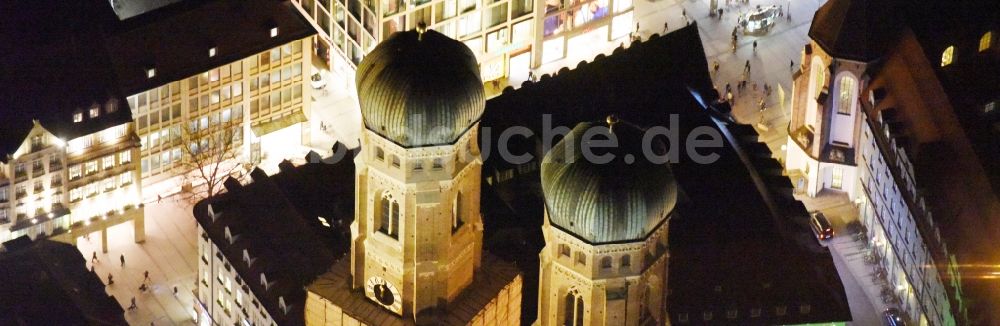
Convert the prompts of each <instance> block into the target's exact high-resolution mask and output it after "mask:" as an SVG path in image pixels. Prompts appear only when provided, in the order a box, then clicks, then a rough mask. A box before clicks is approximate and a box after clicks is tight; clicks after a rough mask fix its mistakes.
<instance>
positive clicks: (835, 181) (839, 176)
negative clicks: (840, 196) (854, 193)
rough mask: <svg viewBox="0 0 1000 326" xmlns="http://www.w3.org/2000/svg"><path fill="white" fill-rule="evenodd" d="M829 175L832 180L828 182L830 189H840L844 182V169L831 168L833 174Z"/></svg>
mask: <svg viewBox="0 0 1000 326" xmlns="http://www.w3.org/2000/svg"><path fill="white" fill-rule="evenodd" d="M831 174H832V176H831V179H832V180H831V181H830V187H832V188H833V189H841V187H843V182H844V169H841V168H833V172H831Z"/></svg>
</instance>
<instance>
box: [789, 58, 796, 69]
mask: <svg viewBox="0 0 1000 326" xmlns="http://www.w3.org/2000/svg"><path fill="white" fill-rule="evenodd" d="M788 70H792V71H795V60H788Z"/></svg>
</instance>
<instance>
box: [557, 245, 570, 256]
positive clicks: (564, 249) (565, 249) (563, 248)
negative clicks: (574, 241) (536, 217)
mask: <svg viewBox="0 0 1000 326" xmlns="http://www.w3.org/2000/svg"><path fill="white" fill-rule="evenodd" d="M559 256H564V257H569V245H566V244H565V243H560V244H559Z"/></svg>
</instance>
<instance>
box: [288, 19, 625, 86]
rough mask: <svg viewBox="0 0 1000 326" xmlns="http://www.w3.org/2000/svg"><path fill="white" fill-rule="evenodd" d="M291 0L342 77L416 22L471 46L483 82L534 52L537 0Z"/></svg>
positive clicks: (507, 72) (527, 61)
mask: <svg viewBox="0 0 1000 326" xmlns="http://www.w3.org/2000/svg"><path fill="white" fill-rule="evenodd" d="M293 2H294V3H295V5H296V7H297V8H299V10H300V11H301V12H302V14H303V15H304V16H306V17H307V19H309V21H310V22H311V23H312V24H313V26H314V27H315V28H316V29H317V30H318V31H319V34H318V37H319V42H317V43H319V44H320V45H319V48H320V52H319V53H321V54H324V55H325V56H324V59H327V60H328V64H329V66H330V70H331V71H333V72H335V73H337V74H338V75H339V76H338V77H340V78H345V79H346V80H352V79H353V78H354V72H355V70H356V69H357V66H358V64H360V62H361V59H362V58H363V57H364V56H365V55H366V54H367V53H368V52H370V51H371V50H372V49H374V47H375V45H376V44H378V43H379V42H381V41H384V40H386V39H388V38H389V37H390V36H391V35H392V34H393V33H395V32H399V31H406V30H411V29H414V28H417V26H419V25H421V24H423V25H424V26H426V27H427V28H429V29H433V30H435V31H438V32H440V33H442V34H444V35H447V36H448V37H451V38H453V39H456V40H459V41H462V42H464V43H465V44H466V45H467V46H468V47H469V48H470V49H472V51H473V53H474V54H475V55H476V57H477V59H478V60H479V62H480V63H481V68H480V69H481V70H480V74H481V76H482V79H483V82H484V83H487V82H491V81H498V82H504V83H506V79H507V78H508V77H510V76H511V75H512V74H515V75H520V76H522V77H521V78H526V76H527V74H528V71H529V69H531V68H532V67H533V65H532V56H533V55H535V56H537V55H538V54H537V52H538V50H536V48H537V45H536V44H535V42H534V40H535V36H536V30H538V29H537V27H536V26H537V25H538V21H536V19H535V17H536V16H535V12H538V10H539V8H540V7H539V6H540V5H541V3H539V2H536V1H533V0H499V1H479V0H419V1H403V0H386V1H381V2H370V1H368V2H366V1H328V0H294V1H293ZM605 7H606V4H605ZM574 8H575V9H577V10H579V6H577V7H574ZM603 10H604V12H607V9H606V8H604V9H603ZM628 25H629V26H631V21H630V22H629V23H628ZM539 44H540V43H539Z"/></svg>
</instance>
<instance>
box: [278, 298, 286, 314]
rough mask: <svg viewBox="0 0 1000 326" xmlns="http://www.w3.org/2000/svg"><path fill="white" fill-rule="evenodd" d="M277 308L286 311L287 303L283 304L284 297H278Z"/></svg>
mask: <svg viewBox="0 0 1000 326" xmlns="http://www.w3.org/2000/svg"><path fill="white" fill-rule="evenodd" d="M278 308H281V312H283V313H286V314H287V313H288V305H286V304H285V297H278Z"/></svg>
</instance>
